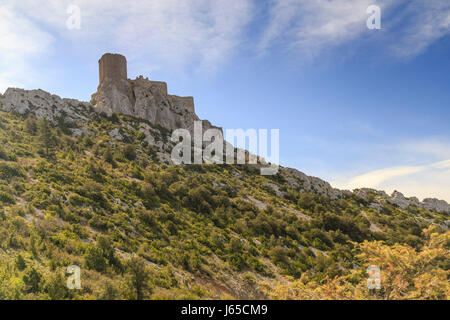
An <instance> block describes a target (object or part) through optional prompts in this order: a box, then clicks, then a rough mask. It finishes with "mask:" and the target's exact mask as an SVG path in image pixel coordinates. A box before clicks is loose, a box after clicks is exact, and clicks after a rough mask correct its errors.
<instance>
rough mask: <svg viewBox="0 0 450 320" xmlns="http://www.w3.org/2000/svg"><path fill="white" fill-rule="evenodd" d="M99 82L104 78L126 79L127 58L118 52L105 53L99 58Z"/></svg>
mask: <svg viewBox="0 0 450 320" xmlns="http://www.w3.org/2000/svg"><path fill="white" fill-rule="evenodd" d="M98 64H99V71H100V74H99V75H100V82H99V83H100V84H101V83H102V82H103V81H105V79H107V78H108V79H111V80H113V81H118V82H119V81H123V80H125V81H126V80H127V79H128V76H127V58H125V57H124V56H122V55H120V54H111V53H107V54H105V55H103V57H102V58H101V59H100V60H99V62H98Z"/></svg>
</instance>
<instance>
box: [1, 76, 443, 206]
mask: <svg viewBox="0 0 450 320" xmlns="http://www.w3.org/2000/svg"><path fill="white" fill-rule="evenodd" d="M129 81H130V84H131V87H132V90H134V92H135V97H136V99H135V104H134V105H135V108H134V111H133V112H131V111H130V110H115V111H123V114H125V115H132V116H135V117H137V118H141V119H146V120H148V121H149V122H150V123H153V124H154V125H160V126H162V127H164V128H166V129H167V130H169V132H170V131H171V130H173V129H174V128H180V127H181V128H187V129H188V130H192V129H193V121H195V120H198V117H197V116H196V115H195V112H194V107H193V101H192V99H191V98H179V97H176V96H171V95H168V94H167V86H166V84H165V83H162V82H153V81H149V80H148V79H143V78H138V79H136V80H133V81H132V80H129ZM99 90H100V91H99V92H100V93H101V94H100V95H102V96H107V95H108V94H112V93H110V92H108V90H107V89H99ZM103 90H106V91H103ZM98 96H99V93H97V94H94V96H93V100H92V102H91V103H89V102H81V101H77V100H74V99H62V98H60V97H58V96H56V95H52V94H50V93H48V92H45V91H43V90H23V89H17V88H9V89H7V90H6V92H5V94H4V95H3V97H0V99H1V100H0V101H1V104H2V106H1V108H2V109H3V110H5V111H7V112H14V113H17V114H21V115H26V114H34V115H35V116H36V118H37V119H43V118H46V119H47V120H49V121H50V122H51V123H52V124H53V125H57V124H58V122H59V121H63V122H65V123H66V124H68V125H69V126H73V128H71V131H72V133H73V135H74V136H79V135H89V134H90V132H89V130H88V129H87V127H86V124H87V123H88V122H89V119H92V118H93V117H96V116H97V114H98V113H99V112H100V113H101V112H105V111H106V112H105V113H107V114H109V115H112V109H111V108H107V107H106V106H104V105H103V102H99V101H100V100H99V97H98ZM92 103H94V105H93V104H92ZM99 104H100V106H99ZM102 105H103V106H102ZM126 105H127V104H126ZM158 110H159V111H158ZM211 127H212V126H211V124H210V123H209V121H204V128H205V129H207V128H211ZM139 130H140V132H142V133H144V134H145V141H147V142H148V143H149V144H150V145H152V146H156V147H157V148H158V157H159V160H160V161H162V162H165V163H168V164H171V163H172V161H171V159H170V153H171V149H172V147H173V146H174V144H173V143H172V142H170V141H158V140H157V139H155V136H160V134H161V133H160V132H159V131H158V129H152V128H151V127H150V126H149V125H147V124H145V123H143V124H142V125H141V127H140V129H139ZM109 135H110V136H111V137H112V138H114V139H115V140H119V141H122V140H123V139H124V135H123V134H122V133H121V130H120V129H115V130H112V131H111V132H110V133H109ZM281 173H282V175H283V176H284V177H285V178H286V183H287V185H288V186H289V187H291V188H298V189H300V190H303V191H312V192H316V193H319V194H324V195H327V196H329V197H331V198H332V199H338V198H342V197H343V196H344V195H349V194H351V193H352V192H350V191H347V190H338V189H335V188H333V187H332V186H331V185H330V184H329V183H328V182H326V181H323V180H322V179H319V178H316V177H311V176H308V175H306V174H304V173H302V172H300V171H298V170H296V169H292V168H281ZM354 192H355V194H356V195H358V196H360V197H362V198H364V199H367V198H368V193H370V192H372V193H373V194H376V195H378V198H379V199H378V200H376V201H375V202H373V203H371V206H372V207H373V208H376V209H379V208H381V207H382V205H383V203H386V202H387V203H390V204H393V205H396V206H398V207H400V208H402V209H406V208H408V207H409V206H413V207H420V208H424V209H427V210H432V211H436V212H441V213H450V204H448V203H447V202H446V201H444V200H439V199H435V198H427V199H424V200H423V201H422V202H421V201H419V200H418V199H417V198H415V197H412V198H406V197H405V196H404V195H403V194H402V193H400V192H398V191H395V192H393V193H392V195H388V194H386V193H385V192H384V191H378V190H373V189H367V188H365V189H358V190H355V191H354ZM281 196H282V194H281Z"/></svg>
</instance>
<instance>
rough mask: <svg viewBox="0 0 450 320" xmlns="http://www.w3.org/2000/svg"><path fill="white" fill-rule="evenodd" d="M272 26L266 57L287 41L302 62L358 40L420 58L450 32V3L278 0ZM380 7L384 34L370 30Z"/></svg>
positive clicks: (263, 43) (265, 40)
mask: <svg viewBox="0 0 450 320" xmlns="http://www.w3.org/2000/svg"><path fill="white" fill-rule="evenodd" d="M271 4H272V5H271V9H270V21H269V25H268V26H267V27H266V28H265V30H264V33H263V36H262V38H261V40H260V42H259V46H258V50H259V52H260V53H264V52H266V51H267V50H268V49H269V48H270V47H271V46H272V45H274V44H276V43H279V42H281V43H282V45H284V46H286V47H288V48H289V49H291V50H294V51H296V52H299V53H300V54H301V55H302V58H308V57H314V56H316V55H319V54H320V53H321V52H323V51H325V50H329V49H330V48H333V47H336V46H340V45H343V44H346V43H348V42H350V41H353V42H352V44H354V41H355V40H358V42H361V43H362V42H363V41H366V40H367V39H369V40H374V39H373V38H372V35H376V36H377V38H376V41H377V42H376V44H377V45H378V46H385V47H389V48H390V49H391V51H392V52H393V53H394V54H396V55H397V56H401V57H404V56H414V55H417V54H419V53H421V52H423V51H424V50H425V49H426V48H427V47H428V46H429V45H431V44H432V43H433V42H434V41H436V40H438V39H439V38H441V37H443V36H445V35H448V34H450V3H449V1H448V0H415V1H407V0H395V1H394V0H378V1H373V0H358V1H348V0H334V1H329V0H272V2H271ZM373 4H376V5H378V6H380V8H381V13H382V20H381V21H382V23H381V26H382V29H383V30H382V31H373V30H368V29H367V28H366V21H367V19H368V17H369V15H368V14H367V13H366V9H367V8H368V7H369V6H370V5H373Z"/></svg>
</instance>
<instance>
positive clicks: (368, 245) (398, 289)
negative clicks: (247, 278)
mask: <svg viewBox="0 0 450 320" xmlns="http://www.w3.org/2000/svg"><path fill="white" fill-rule="evenodd" d="M436 230H437V229H436V227H434V226H431V227H429V228H428V229H425V230H424V234H425V236H426V237H427V242H426V244H425V245H424V246H423V247H422V249H421V250H420V251H416V249H414V248H413V247H411V246H409V245H405V244H398V243H397V244H394V245H392V246H388V245H386V244H384V243H383V242H382V241H371V242H369V241H364V242H363V243H359V244H355V245H356V249H355V251H356V257H357V259H358V260H359V265H360V267H359V268H356V269H352V270H350V271H349V272H348V274H346V275H342V276H337V277H335V278H333V279H330V278H325V280H324V281H323V282H320V283H319V282H317V281H316V280H314V279H313V278H312V277H310V276H309V275H308V274H306V273H305V274H303V275H302V277H301V278H300V279H299V280H296V281H293V282H291V283H286V282H284V283H280V284H278V285H276V286H272V285H269V284H267V283H263V284H262V285H263V287H265V288H266V289H265V291H266V292H267V293H268V294H269V296H270V297H271V298H273V299H282V300H285V299H299V300H303V299H307V300H309V299H312V300H317V299H321V300H322V299H333V300H343V299H352V300H354V299H357V300H359V299H384V300H388V299H393V300H398V299H440V300H448V299H449V298H450V282H449V281H448V277H449V276H450V271H449V270H448V268H445V266H444V267H443V266H442V264H443V263H445V262H446V261H448V250H449V243H450V232H449V231H447V232H446V233H442V234H439V233H438V232H436ZM369 266H376V267H377V268H379V269H380V271H381V278H380V279H381V289H369V288H368V285H367V284H368V278H369V275H368V273H367V272H368V271H367V270H368V267H369Z"/></svg>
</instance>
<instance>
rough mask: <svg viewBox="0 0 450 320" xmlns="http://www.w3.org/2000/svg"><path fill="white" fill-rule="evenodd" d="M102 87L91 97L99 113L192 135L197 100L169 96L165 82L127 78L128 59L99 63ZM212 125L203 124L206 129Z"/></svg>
mask: <svg viewBox="0 0 450 320" xmlns="http://www.w3.org/2000/svg"><path fill="white" fill-rule="evenodd" d="M99 69H100V84H99V86H98V89H97V92H96V93H95V94H93V95H92V99H91V104H92V106H93V108H94V110H96V111H97V112H104V113H106V114H107V115H109V116H110V115H112V113H120V114H125V115H130V116H134V117H137V118H142V119H146V120H149V121H150V122H152V123H154V124H157V125H161V126H163V127H165V128H167V129H169V130H174V129H178V128H184V129H188V130H190V131H192V129H193V125H194V121H198V120H199V118H198V117H197V115H196V114H195V108H194V98H192V97H178V96H174V95H169V94H168V92H167V84H166V83H165V82H159V81H150V80H148V79H147V78H145V79H144V78H143V77H142V76H140V77H138V78H136V79H135V80H130V79H128V78H127V61H126V58H125V57H124V56H122V55H118V54H109V53H107V54H105V55H103V57H102V58H101V59H100V61H99ZM210 127H211V124H210V123H209V122H207V121H204V128H205V129H209V128H210Z"/></svg>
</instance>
